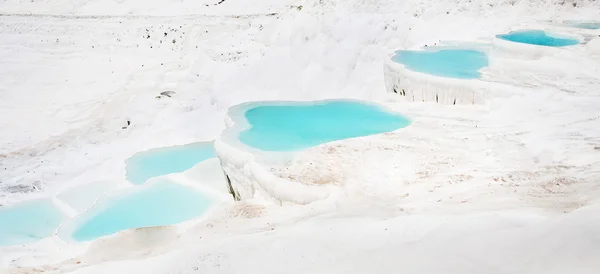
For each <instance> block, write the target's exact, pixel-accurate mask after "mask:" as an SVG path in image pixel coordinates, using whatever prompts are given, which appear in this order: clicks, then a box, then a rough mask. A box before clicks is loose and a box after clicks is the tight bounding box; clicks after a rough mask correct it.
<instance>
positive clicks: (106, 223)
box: [72, 181, 213, 241]
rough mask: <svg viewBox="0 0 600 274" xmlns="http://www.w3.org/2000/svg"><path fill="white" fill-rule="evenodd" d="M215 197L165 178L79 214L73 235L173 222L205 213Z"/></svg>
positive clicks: (94, 234) (91, 235) (84, 236)
mask: <svg viewBox="0 0 600 274" xmlns="http://www.w3.org/2000/svg"><path fill="white" fill-rule="evenodd" d="M212 202H213V201H212V199H210V198H208V197H206V196H204V195H203V194H202V193H200V192H197V191H195V190H194V189H191V188H189V187H185V186H182V185H179V184H175V183H169V182H166V181H161V182H158V183H153V184H152V185H149V186H147V187H143V188H142V189H136V190H135V192H132V193H128V194H124V195H119V196H116V197H111V198H107V199H104V200H102V201H100V202H99V203H98V204H97V205H96V206H95V207H94V208H92V210H91V211H89V212H88V213H86V214H84V216H82V217H79V218H78V220H75V222H76V223H77V222H82V221H83V223H80V225H79V226H78V227H77V228H76V229H75V230H74V232H73V234H72V238H73V239H75V240H77V241H88V240H93V239H96V238H98V237H102V236H106V235H110V234H113V233H116V232H118V231H121V230H125V229H130V228H140V227H150V226H161V225H171V224H176V223H180V222H183V221H186V220H190V219H193V218H195V217H198V216H200V215H202V214H203V213H204V212H205V211H206V210H207V209H208V208H209V206H210V205H211V204H212Z"/></svg>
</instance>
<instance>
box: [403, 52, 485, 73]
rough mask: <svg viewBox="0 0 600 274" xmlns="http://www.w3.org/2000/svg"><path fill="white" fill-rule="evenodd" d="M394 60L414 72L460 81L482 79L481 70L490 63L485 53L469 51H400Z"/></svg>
mask: <svg viewBox="0 0 600 274" xmlns="http://www.w3.org/2000/svg"><path fill="white" fill-rule="evenodd" d="M392 60H393V61H394V62H397V63H400V64H403V65H404V66H405V67H406V68H407V69H409V70H412V71H417V72H422V73H427V74H430V75H435V76H440V77H447V78H458V79H476V78H480V77H481V73H480V72H479V70H480V69H482V68H484V67H487V66H488V63H489V61H488V57H487V55H486V54H485V53H483V52H480V51H476V50H468V49H441V50H437V51H411V50H399V51H396V55H394V56H393V57H392Z"/></svg>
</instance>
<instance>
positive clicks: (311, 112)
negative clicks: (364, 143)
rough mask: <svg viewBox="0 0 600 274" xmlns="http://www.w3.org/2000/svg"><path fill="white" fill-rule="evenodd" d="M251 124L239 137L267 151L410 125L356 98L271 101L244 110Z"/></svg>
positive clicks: (249, 144)
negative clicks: (345, 99)
mask: <svg viewBox="0 0 600 274" xmlns="http://www.w3.org/2000/svg"><path fill="white" fill-rule="evenodd" d="M244 117H245V118H246V120H247V121H248V123H249V125H250V127H249V128H248V129H246V130H244V131H242V132H240V133H239V140H240V141H241V142H242V143H244V144H246V145H248V146H251V147H254V148H257V149H260V150H265V151H294V150H301V149H306V148H309V147H313V146H316V145H319V144H323V143H327V142H331V141H335V140H341V139H347V138H353V137H359V136H367V135H372V134H378V133H383V132H388V131H393V130H396V129H399V128H402V127H406V126H408V125H409V123H410V122H409V120H408V119H407V118H405V117H403V116H402V115H399V114H396V113H391V112H388V111H386V110H384V109H383V108H381V107H379V106H376V105H373V104H365V103H361V102H357V101H324V102H317V103H315V102H312V103H298V102H295V103H289V104H287V103H286V104H285V105H282V104H279V103H276V104H271V105H270V103H268V102H265V103H264V104H262V105H258V106H255V107H253V108H250V109H248V110H246V111H245V113H244Z"/></svg>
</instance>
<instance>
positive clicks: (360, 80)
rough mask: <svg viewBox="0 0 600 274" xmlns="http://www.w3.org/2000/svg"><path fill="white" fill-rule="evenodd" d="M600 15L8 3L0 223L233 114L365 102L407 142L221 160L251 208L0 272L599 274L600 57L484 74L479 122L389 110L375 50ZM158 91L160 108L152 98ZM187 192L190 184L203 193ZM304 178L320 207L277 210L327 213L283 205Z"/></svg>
mask: <svg viewBox="0 0 600 274" xmlns="http://www.w3.org/2000/svg"><path fill="white" fill-rule="evenodd" d="M574 3H575V4H576V7H573V4H574ZM206 4H209V6H205V5H206ZM599 5H600V2H598V1H570V0H566V1H563V0H560V1H554V0H552V1H514V0H502V1H497V0H481V1H470V0H443V1H440V0H406V1H387V0H383V1H365V0H349V1H339V0H332V1H297V0H289V1H274V0H261V1H243V0H226V1H225V2H223V3H221V4H218V1H214V2H210V3H209V2H208V1H200V2H199V1H167V0H161V1H138V0H123V1H108V2H107V1H98V0H88V1H78V2H75V1H67V0H62V1H49V0H48V1H33V2H31V1H30V0H10V1H4V2H3V3H2V5H0V14H1V15H0V32H1V33H2V36H1V38H0V82H1V83H2V84H1V85H0V117H1V118H0V128H1V129H2V130H1V132H0V181H1V183H0V203H1V204H3V205H4V204H14V203H18V202H20V201H23V200H29V199H35V198H41V197H52V196H54V195H55V194H56V193H59V192H60V191H62V190H64V189H67V188H69V187H71V186H81V185H84V184H86V183H89V182H94V181H120V180H122V179H123V178H124V171H123V170H124V169H123V167H124V160H125V159H127V158H128V157H130V156H131V155H133V154H134V153H135V152H138V151H142V150H146V149H149V148H153V147H159V146H169V145H176V144H186V143H191V142H198V141H208V140H212V139H215V138H217V137H218V136H219V135H220V133H221V132H222V130H223V129H225V128H226V125H225V123H224V122H223V121H224V119H225V118H226V116H227V108H228V107H230V106H233V105H236V104H239V103H242V102H246V101H258V100H320V99H328V98H355V99H363V100H368V101H375V102H380V103H385V104H387V105H388V106H390V107H391V108H393V109H395V110H397V111H400V112H402V113H404V114H405V115H407V116H408V117H410V118H411V119H413V120H414V123H413V124H412V125H411V126H410V127H407V128H405V129H402V130H399V131H397V132H394V133H391V134H384V135H378V136H373V137H369V138H356V139H351V140H346V141H340V142H335V143H331V144H327V145H323V146H319V147H316V148H314V149H311V150H308V151H306V152H304V153H301V154H299V155H296V156H295V157H294V158H293V159H290V160H289V162H284V164H281V165H270V164H268V163H267V164H264V165H260V166H258V167H256V166H255V165H253V164H252V163H253V162H255V163H258V160H259V161H260V162H261V163H263V162H266V160H267V159H262V158H261V159H254V160H253V159H249V158H248V157H247V155H245V154H240V153H239V151H238V150H237V149H229V148H226V147H225V149H224V150H223V149H221V151H225V152H224V153H223V154H224V157H226V158H227V159H226V161H229V162H228V164H230V165H232V166H233V165H234V164H235V165H239V168H240V169H238V168H237V167H236V168H235V170H237V172H242V171H243V173H241V175H240V178H254V180H255V181H251V182H249V183H248V184H247V185H248V186H252V187H251V188H248V189H244V190H243V191H246V193H248V195H249V196H248V197H254V198H252V199H247V200H245V201H242V202H238V203H224V204H223V205H221V207H220V208H218V209H215V211H214V212H213V213H212V214H211V215H210V216H208V217H207V218H206V219H204V220H198V221H191V222H189V223H186V224H185V225H180V226H173V227H159V228H149V229H140V230H131V231H126V232H123V233H120V234H118V235H115V236H114V237H108V238H106V239H103V240H101V241H98V242H94V243H91V244H89V245H75V244H67V243H64V242H62V241H60V240H59V239H58V238H57V237H52V238H48V239H45V240H43V241H41V242H38V243H35V244H31V245H27V246H13V247H0V272H6V273H32V272H36V271H37V272H40V271H45V272H47V273H69V272H73V273H116V274H119V273H184V274H187V273H199V272H202V273H228V274H230V273H245V274H249V273H261V274H265V273H345V274H348V273H399V272H402V273H419V274H429V273H440V272H444V273H449V274H464V273H469V274H470V273H473V274H475V273H477V274H479V273H528V274H529V273H544V274H547V273H552V274H554V273H556V274H558V273H566V272H568V273H573V274H580V273H581V274H583V273H590V274H592V273H593V274H596V273H597V269H598V268H599V266H598V260H597V258H598V257H599V256H600V255H599V254H598V252H599V249H598V246H599V245H598V244H597V237H596V236H595V235H597V231H598V230H599V229H600V228H599V227H598V225H599V224H598V216H600V215H599V212H598V206H597V203H598V197H600V195H599V191H598V181H600V173H599V172H598V171H599V170H600V162H598V155H599V151H600V140H599V139H598V136H600V132H599V127H598V121H599V119H600V118H599V117H600V114H599V113H598V106H599V105H600V97H599V95H598V90H599V88H598V87H599V86H600V81H599V80H598V75H600V65H599V64H600V59H598V55H594V54H597V51H596V49H597V46H598V45H597V42H596V41H594V40H592V41H591V42H590V43H588V44H585V45H581V46H577V47H573V48H571V49H565V50H563V51H560V53H558V54H552V55H544V56H543V57H541V58H539V59H529V60H523V59H520V58H505V57H501V56H499V57H498V58H495V59H493V62H494V63H493V65H492V66H490V68H489V69H487V70H486V71H485V75H484V76H485V81H486V85H485V88H487V89H489V91H488V93H485V94H484V95H485V103H483V104H476V105H456V106H447V105H444V104H435V103H428V102H425V103H409V102H404V100H401V98H399V97H398V96H396V95H394V96H392V95H390V94H388V93H387V92H386V82H385V79H384V73H383V72H382V70H383V67H384V62H385V59H386V58H387V53H388V50H389V49H402V48H419V47H423V46H424V45H425V44H429V45H431V44H433V43H436V42H439V41H449V40H459V41H477V42H482V43H487V44H490V45H491V43H492V37H493V36H494V35H496V34H500V33H506V32H508V31H510V30H512V28H513V27H515V26H521V24H532V23H534V22H541V21H544V20H552V21H554V22H558V21H562V20H569V19H579V20H593V19H595V18H599V17H600V14H599V13H600V9H599ZM300 6H302V8H300ZM15 13H17V14H15ZM19 14H21V15H19ZM573 32H576V33H582V34H583V32H580V31H579V30H573ZM164 33H167V35H166V36H165V34H164ZM586 35H587V34H586ZM588 38H590V37H587V38H586V39H588ZM173 40H175V42H173ZM163 91H175V93H174V94H173V95H172V97H171V98H168V97H161V98H156V96H157V95H159V94H160V93H161V92H163ZM127 120H130V121H131V126H129V127H128V128H127V129H122V127H123V125H125V124H126V121H127ZM217 146H218V144H217ZM234 148H235V147H234ZM214 166H215V165H214V162H213V167H214ZM215 168H216V167H215ZM233 169H234V168H231V170H233ZM239 170H242V171H239ZM215 172H221V170H220V169H216V170H215ZM248 174H250V175H248ZM188 175H190V173H188V174H185V175H183V176H185V178H187V179H190V180H187V179H186V180H185V182H184V183H187V184H192V183H193V182H194V181H195V180H196V178H199V177H198V174H192V175H191V177H190V176H188ZM273 176H275V177H279V178H289V177H291V176H292V177H294V179H293V180H294V184H293V185H292V184H291V183H290V184H287V183H286V182H281V181H276V180H271V179H273V178H272V177H273ZM209 177H210V178H218V175H217V174H216V173H215V174H211V175H210V176H209ZM265 178H266V179H265ZM179 179H181V178H179ZM211 180H212V179H211ZM315 180H325V181H327V182H329V181H330V182H332V183H331V184H326V185H327V187H331V188H332V192H330V194H329V196H328V197H329V198H325V199H320V200H319V199H317V200H316V201H314V202H312V203H309V204H307V205H298V204H296V203H283V204H284V205H283V206H280V205H279V203H278V201H285V200H286V199H287V200H288V201H289V200H296V202H303V201H308V200H310V199H315V197H317V196H318V195H322V193H324V192H318V191H314V192H313V191H312V190H311V191H305V189H301V190H298V189H297V188H296V186H298V185H301V184H306V183H308V182H311V181H315ZM288 188H289V189H288ZM215 189H216V191H218V187H217V188H215ZM252 191H255V193H254V194H252V196H250V193H252ZM267 191H271V193H269V192H267ZM257 194H260V195H257ZM86 195H87V194H86ZM92 196H93V195H92ZM276 196H279V197H280V198H279V199H274V198H272V197H276Z"/></svg>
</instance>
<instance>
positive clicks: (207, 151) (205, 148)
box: [125, 142, 216, 184]
mask: <svg viewBox="0 0 600 274" xmlns="http://www.w3.org/2000/svg"><path fill="white" fill-rule="evenodd" d="M214 157H216V155H215V150H214V147H213V144H212V142H202V143H193V144H189V145H184V146H172V147H163V148H156V149H151V150H148V151H143V152H140V153H137V154H135V155H133V157H131V158H129V159H127V161H126V163H125V164H126V175H125V176H126V178H127V180H128V181H130V182H132V183H134V184H143V183H144V182H146V180H148V179H150V178H152V177H157V176H161V175H166V174H169V173H178V172H183V171H185V170H188V169H190V168H192V167H193V166H194V165H196V164H197V163H199V162H201V161H204V160H206V159H209V158H214Z"/></svg>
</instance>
